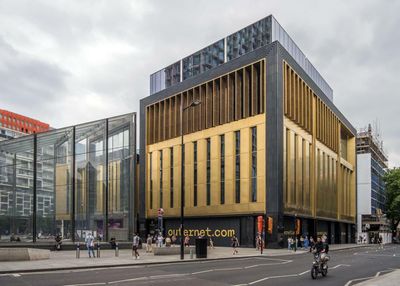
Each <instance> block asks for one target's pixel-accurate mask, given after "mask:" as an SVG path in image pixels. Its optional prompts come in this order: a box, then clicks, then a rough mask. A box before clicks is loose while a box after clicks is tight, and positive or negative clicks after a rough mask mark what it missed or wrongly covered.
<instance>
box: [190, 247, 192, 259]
mask: <svg viewBox="0 0 400 286" xmlns="http://www.w3.org/2000/svg"><path fill="white" fill-rule="evenodd" d="M190 259H193V249H192V248H191V249H190Z"/></svg>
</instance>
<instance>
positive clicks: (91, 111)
mask: <svg viewBox="0 0 400 286" xmlns="http://www.w3.org/2000/svg"><path fill="white" fill-rule="evenodd" d="M398 11H400V0H399V1H396V0H386V1H378V0H376V1H373V0H360V1H353V0H352V1H349V0H347V1H346V0H345V1H311V0H310V1H308V0H302V1H286V0H278V1H268V0H263V1H256V0H252V1H244V0H241V1H236V0H230V1H225V0H213V1H211V0H209V1H200V0H185V1H184V0H181V1H174V0H168V1H162V0H159V1H155V0H154V1H152V0H147V1H146V0H143V1H142V0H136V1H133V0H132V1H124V0H114V1H111V0H109V1H105V0H92V1H90V0H81V1H77V0H76V1H71V0H70V1H60V0H47V1H42V0H35V1H31V0H26V1H24V0H0V108H1V109H7V110H10V111H13V112H16V113H19V114H23V115H26V116H30V117H33V118H35V119H39V120H41V121H44V122H47V123H49V124H50V125H51V126H52V127H55V128H59V127H63V126H70V125H73V124H77V123H81V122H86V121H91V120H95V119H100V118H105V117H110V116H115V115H118V114H123V113H128V112H132V111H136V112H139V100H140V99H141V98H143V97H146V96H148V95H149V75H150V74H151V73H153V72H155V71H158V70H160V69H161V68H163V67H165V66H167V65H169V64H171V63H173V62H176V61H177V60H179V59H181V58H183V57H185V56H187V55H190V54H191V53H193V52H196V51H197V50H199V49H201V48H203V47H205V46H207V45H209V44H211V43H213V42H215V41H216V40H219V39H221V38H223V37H225V36H227V35H228V34H231V33H233V32H235V31H237V30H239V29H241V28H243V27H245V26H247V25H249V24H251V23H253V22H255V21H257V20H259V19H261V18H264V17H265V16H267V15H270V14H273V15H274V16H275V18H276V19H277V20H278V22H279V23H280V24H281V25H282V26H283V27H284V29H285V30H286V31H287V32H288V34H289V35H290V36H291V37H292V39H293V40H294V41H295V42H296V43H297V45H298V46H299V47H300V49H301V50H302V51H303V53H304V54H305V55H306V56H307V57H308V58H309V60H310V61H311V62H312V63H313V64H314V66H315V67H316V68H317V70H318V71H319V72H320V73H321V75H322V76H323V77H324V78H325V80H326V81H327V82H328V83H329V84H330V86H331V87H332V88H333V91H334V103H335V105H336V106H337V107H338V108H339V109H340V110H341V111H342V113H343V114H344V115H345V116H346V117H347V118H348V119H349V121H350V122H351V123H352V124H353V126H354V127H356V128H357V129H359V128H364V127H366V126H367V125H368V124H369V123H371V124H372V125H373V126H378V127H379V131H380V132H379V133H380V136H381V138H382V140H383V141H384V148H385V151H386V153H387V154H388V156H389V165H390V166H391V167H394V166H400V124H399V123H398V118H399V117H398V116H399V112H400V108H399V104H400V94H398V91H399V88H398V85H399V84H400V74H399V70H400V69H399V66H400V57H399V56H398V52H399V51H400V29H399V27H400V16H399V14H398Z"/></svg>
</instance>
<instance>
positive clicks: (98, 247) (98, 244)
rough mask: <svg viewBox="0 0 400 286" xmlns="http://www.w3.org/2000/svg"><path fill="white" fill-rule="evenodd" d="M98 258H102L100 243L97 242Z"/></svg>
mask: <svg viewBox="0 0 400 286" xmlns="http://www.w3.org/2000/svg"><path fill="white" fill-rule="evenodd" d="M97 258H100V243H99V242H98V243H97Z"/></svg>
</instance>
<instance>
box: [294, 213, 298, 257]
mask: <svg viewBox="0 0 400 286" xmlns="http://www.w3.org/2000/svg"><path fill="white" fill-rule="evenodd" d="M297 232H298V229H297V213H296V214H294V252H296V251H297Z"/></svg>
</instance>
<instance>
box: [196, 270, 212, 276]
mask: <svg viewBox="0 0 400 286" xmlns="http://www.w3.org/2000/svg"><path fill="white" fill-rule="evenodd" d="M213 271H214V270H213V269H208V270H203V271H198V272H193V273H192V275H196V274H202V273H208V272H213Z"/></svg>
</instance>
